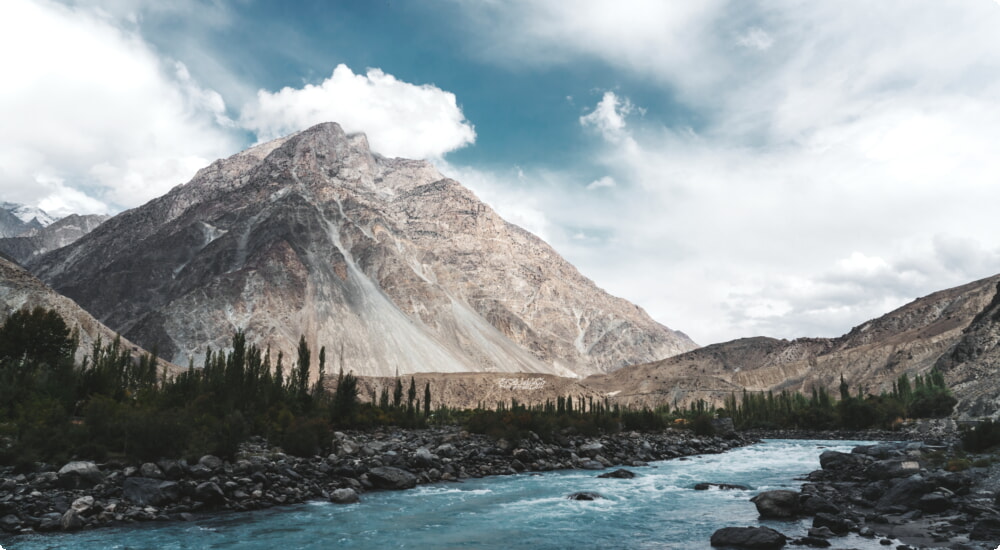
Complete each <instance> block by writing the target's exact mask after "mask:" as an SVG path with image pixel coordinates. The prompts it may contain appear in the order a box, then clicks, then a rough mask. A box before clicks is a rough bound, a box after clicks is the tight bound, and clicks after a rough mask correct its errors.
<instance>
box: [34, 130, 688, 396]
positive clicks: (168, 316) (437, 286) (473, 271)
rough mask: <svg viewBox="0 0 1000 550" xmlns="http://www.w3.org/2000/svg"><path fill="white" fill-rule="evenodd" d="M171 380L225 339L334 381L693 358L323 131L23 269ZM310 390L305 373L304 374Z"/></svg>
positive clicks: (443, 199)
mask: <svg viewBox="0 0 1000 550" xmlns="http://www.w3.org/2000/svg"><path fill="white" fill-rule="evenodd" d="M29 267H30V268H31V269H32V270H33V271H34V272H35V273H36V274H38V275H39V277H40V278H42V279H43V280H44V281H46V282H48V283H49V284H50V285H52V286H53V287H54V288H56V289H57V290H59V291H60V292H62V293H64V294H65V295H66V296H69V297H71V298H72V299H74V300H76V301H77V302H78V303H80V304H81V305H82V306H83V307H84V308H86V309H87V310H88V311H90V312H91V313H93V314H94V315H95V316H96V317H97V318H98V319H100V320H101V321H103V322H104V323H106V324H107V325H108V326H110V327H112V328H114V329H116V330H119V331H121V332H122V333H123V334H124V335H125V336H127V337H128V338H130V339H132V340H133V341H136V342H138V343H140V344H142V345H144V346H146V347H150V348H151V347H154V346H155V347H156V348H157V349H158V350H160V352H161V354H162V355H164V356H165V357H167V358H171V359H173V360H174V362H179V363H180V364H187V362H188V360H189V358H193V359H194V360H195V361H196V362H199V361H200V358H201V357H202V356H203V355H204V353H205V349H206V346H207V345H211V346H212V347H213V348H215V349H219V348H222V347H226V346H227V345H228V343H229V340H230V337H231V334H232V332H233V331H234V330H236V329H243V330H245V331H247V334H248V338H249V339H250V340H252V341H254V342H256V343H258V344H260V345H262V346H270V348H271V350H272V351H273V352H275V353H277V352H283V353H284V356H285V358H286V364H287V363H290V362H292V361H294V359H295V357H296V355H295V350H296V349H297V344H298V340H299V337H300V335H301V336H304V337H305V339H306V341H307V343H308V344H309V346H310V348H311V349H312V350H313V364H314V365H315V364H316V360H315V358H316V356H317V353H316V350H317V349H319V347H320V346H326V347H327V351H328V354H327V357H328V358H335V359H336V362H334V361H333V360H328V362H327V365H328V368H330V369H331V370H333V369H337V368H339V366H340V365H343V367H344V369H345V371H350V370H353V371H354V372H355V373H357V374H360V375H369V376H387V375H393V374H395V373H396V372H397V371H398V372H399V373H402V374H406V373H413V372H470V371H472V372H534V373H548V374H558V375H564V376H579V375H586V374H592V373H597V372H608V371H612V370H614V369H617V368H620V367H623V366H625V365H629V364H635V363H642V362H648V361H652V360H655V359H661V358H663V357H667V356H670V355H674V354H677V353H681V352H684V351H687V350H690V349H692V348H694V347H696V345H695V344H694V343H693V342H692V341H691V340H690V339H689V338H688V337H687V336H685V335H684V334H683V333H680V332H674V331H672V330H670V329H668V328H666V327H664V326H662V325H660V324H658V323H656V322H655V321H653V320H652V319H651V318H650V317H649V316H648V315H647V314H646V313H645V312H644V311H643V310H642V309H640V308H639V307H637V306H635V305H633V304H631V303H628V302H626V301H625V300H622V299H619V298H615V297H612V296H610V295H608V294H607V293H605V292H604V291H602V290H601V289H599V288H598V287H597V286H596V285H595V284H594V283H593V282H592V281H590V280H589V279H587V278H585V277H584V276H583V275H581V274H580V273H579V272H578V271H577V270H576V269H575V268H574V267H573V266H572V265H570V264H569V263H568V262H566V261H565V260H564V259H563V258H561V257H560V256H559V255H558V254H557V253H556V252H555V251H554V250H553V249H552V248H551V247H549V246H548V245H547V244H545V243H544V242H543V241H541V240H540V239H538V238H537V237H535V236H534V235H532V234H530V233H528V232H527V231H524V230H523V229H521V228H519V227H517V226H514V225H512V224H510V223H507V222H506V221H504V220H503V219H502V218H501V217H500V216H499V215H497V214H496V212H494V211H493V210H492V209H490V208H489V207H488V206H487V205H485V204H483V203H482V202H480V201H479V200H478V199H477V198H476V197H475V195H474V194H473V193H472V192H471V191H469V190H468V189H466V188H465V187H463V186H462V185H461V184H459V183H458V182H456V181H454V180H451V179H448V178H445V177H443V176H441V174H440V173H438V172H437V170H436V169H434V168H433V167H432V166H431V165H430V164H428V163H426V162H422V161H413V160H405V159H389V158H384V157H381V156H379V155H377V154H373V153H372V152H371V151H370V150H369V147H368V143H367V139H366V138H365V136H364V135H361V134H355V135H350V136H349V135H346V134H345V133H344V132H343V130H342V129H341V128H340V126H338V125H337V124H334V123H326V124H321V125H318V126H315V127H313V128H310V129H308V130H305V131H303V132H299V133H297V134H294V135H292V136H288V137H285V138H281V139H278V140H275V141H272V142H269V143H265V144H262V145H258V146H256V147H253V148H251V149H248V150H246V151H244V152H242V153H239V154H237V155H234V156H232V157H230V158H228V159H224V160H219V161H216V162H215V163H213V164H212V165H210V166H208V167H206V168H204V169H202V170H201V171H199V172H198V174H197V175H195V177H194V178H193V179H192V180H191V181H190V182H189V183H187V184H185V185H181V186H178V187H176V188H174V189H173V190H171V191H170V192H169V193H168V194H167V195H165V196H163V197H160V198H158V199H155V200H153V201H150V202H149V203H147V204H145V205H143V206H141V207H138V208H135V209H133V210H129V211H126V212H123V213H121V214H119V215H117V216H115V217H113V218H111V219H110V220H108V221H106V222H105V223H103V224H101V225H100V226H99V227H97V228H96V229H95V230H94V231H92V232H91V233H89V234H87V235H86V236H84V237H82V238H80V239H79V240H77V241H76V242H74V243H72V244H70V245H69V246H66V247H63V248H60V249H58V250H54V251H51V252H49V253H47V254H45V255H42V256H40V257H38V258H36V259H35V260H32V261H31V262H30V263H29ZM314 372H315V369H314Z"/></svg>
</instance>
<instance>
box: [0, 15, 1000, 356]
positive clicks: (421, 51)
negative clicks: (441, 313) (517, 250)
mask: <svg viewBox="0 0 1000 550" xmlns="http://www.w3.org/2000/svg"><path fill="white" fill-rule="evenodd" d="M998 28H1000V5H998V3H997V2H995V1H993V0H955V1H951V2H940V1H938V0H885V1H880V2H877V3H872V2H866V1H860V0H857V1H855V0H845V1H839V2H836V3H826V2H800V1H793V0H778V1H772V2H766V3H764V2H749V1H747V2H743V1H740V2H736V1H725V0H705V1H700V2H681V1H678V2H663V1H651V0H617V1H614V2H606V1H598V0H578V1H575V2H565V1H556V0H533V1H528V0H506V1H501V0H483V1H471V0H436V1H429V2H403V1H379V2H375V1H372V2H368V1H360V0H359V1H325V2H321V1H315V2H267V1H260V0H179V1H176V2H170V3H164V2H153V1H147V0H94V1H87V2H84V1H76V0H66V1H63V2H57V1H54V0H7V1H5V2H3V3H2V5H0V51H3V52H4V53H3V54H2V56H0V70H2V71H3V74H5V75H9V76H8V77H7V78H5V81H6V85H5V86H4V89H3V90H0V120H3V121H4V124H3V125H0V194H2V197H0V198H3V199H4V200H11V201H18V202H22V203H26V204H31V205H37V206H40V207H42V208H43V209H46V210H48V211H52V212H53V213H56V214H65V213H69V212H112V213H113V212H117V211H119V210H121V209H124V208H129V207H133V206H136V205H139V204H142V203H144V202H146V201H147V200H149V199H151V198H154V197H156V196H159V195H161V194H163V193H165V192H166V191H168V190H169V189H170V188H172V187H173V186H175V185H178V184H181V183H183V182H185V181H187V180H188V179H190V177H191V176H192V175H193V173H194V172H195V171H196V170H197V169H198V168H200V167H202V166H204V165H206V164H208V163H209V162H211V161H212V160H214V159H216V158H219V157H224V156H228V155H230V154H232V153H234V152H236V151H239V150H240V149H243V148H245V147H246V146H248V145H250V144H252V143H254V142H256V141H258V140H266V139H269V138H271V137H274V136H277V135H282V134H284V133H287V132H291V131H295V130H298V129H302V128H304V127H306V126H308V125H311V124H313V123H316V122H321V121H324V120H334V121H336V122H340V123H341V124H342V125H344V126H345V128H346V129H347V130H349V131H364V132H366V133H367V134H368V136H369V140H370V142H371V143H372V145H373V147H374V148H375V149H376V150H378V151H379V152H381V153H383V154H386V155H388V156H408V157H421V158H426V159H428V160H430V161H431V162H433V163H435V164H436V165H437V166H438V168H439V169H440V170H441V171H442V173H444V174H445V175H448V176H450V177H453V178H455V179H457V180H459V181H461V182H462V183H464V184H465V185H467V186H468V187H470V188H471V189H472V190H473V191H475V192H476V193H477V194H478V195H479V196H480V198H482V199H483V200H485V201H486V202H487V203H489V204H490V205H491V206H493V207H494V208H495V209H496V210H497V211H499V212H500V213H501V214H502V215H503V216H504V217H506V218H507V219H508V220H510V221H512V222H514V223H517V224H519V225H521V226H523V227H525V228H527V229H529V230H531V231H533V232H535V233H536V234H538V235H540V236H541V237H542V238H544V239H545V240H547V241H548V242H549V243H550V244H552V245H553V246H554V247H555V248H556V249H557V250H558V251H559V252H560V253H561V254H563V255H564V256H565V257H566V258H567V259H569V260H570V261H571V262H573V263H574V264H575V265H577V266H578V267H579V268H580V270H581V271H582V272H583V273H584V274H585V275H587V276H589V277H591V278H592V279H594V280H595V281H596V282H597V283H598V284H599V285H600V286H602V287H604V288H605V289H607V290H609V291H610V292H612V293H613V294H616V295H619V296H624V297H626V298H628V299H630V300H631V301H633V302H635V303H637V304H639V305H640V306H642V307H644V308H645V309H646V310H647V311H649V313H650V314H651V315H653V317H654V318H656V319H657V320H659V321H660V322H662V323H664V324H666V325H668V326H670V327H672V328H676V329H680V330H683V331H685V332H687V333H689V334H690V335H691V336H692V337H693V338H694V339H695V340H696V341H698V342H699V343H702V344H708V343H712V342H718V341H723V340H727V339H732V338H736V337H740V336H753V335H770V336H775V337H784V338H794V337H798V336H836V335H839V334H842V333H844V332H846V331H847V330H849V329H850V328H851V327H852V326H854V325H857V324H860V323H862V322H864V321H865V320H867V319H869V318H872V317H875V316H878V315H881V314H883V313H885V312H888V311H889V310H891V309H893V308H895V307H897V306H899V305H902V304H903V303H905V302H907V301H909V300H911V299H913V298H916V297H918V296H921V295H925V294H927V293H929V292H932V291H934V290H939V289H943V288H946V287H950V286H954V285H957V284H962V283H965V282H969V281H971V280H974V279H977V278H981V277H985V276H989V275H992V274H995V273H997V272H1000V216H996V215H995V208H994V207H993V205H996V204H1000V185H998V183H1000V182H998V176H1000V156H998V155H996V154H995V151H996V145H995V144H996V143H1000V101H998V100H1000V33H998V32H997V31H996V30H997V29H998Z"/></svg>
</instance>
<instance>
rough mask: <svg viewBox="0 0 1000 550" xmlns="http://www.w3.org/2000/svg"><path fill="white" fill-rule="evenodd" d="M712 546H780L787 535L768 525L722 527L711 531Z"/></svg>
mask: <svg viewBox="0 0 1000 550" xmlns="http://www.w3.org/2000/svg"><path fill="white" fill-rule="evenodd" d="M711 541H712V546H729V547H735V548H755V549H762V550H766V549H770V548H781V547H782V546H784V545H785V543H786V542H787V541H788V537H786V536H785V535H783V534H781V533H779V532H778V531H775V530H774V529H771V528H770V527H723V528H722V529H719V530H718V531H716V532H714V533H712V539H711Z"/></svg>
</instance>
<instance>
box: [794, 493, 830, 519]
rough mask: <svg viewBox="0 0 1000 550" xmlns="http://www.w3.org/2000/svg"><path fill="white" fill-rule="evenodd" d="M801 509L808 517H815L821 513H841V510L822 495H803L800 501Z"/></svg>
mask: <svg viewBox="0 0 1000 550" xmlns="http://www.w3.org/2000/svg"><path fill="white" fill-rule="evenodd" d="M799 507H800V508H801V510H802V513H803V514H805V515H807V516H815V515H816V514H818V513H820V512H826V513H829V514H839V513H840V508H838V507H837V506H836V505H835V504H833V503H832V502H830V501H829V500H827V499H826V498H825V497H822V496H820V495H803V497H802V498H801V499H800V500H799Z"/></svg>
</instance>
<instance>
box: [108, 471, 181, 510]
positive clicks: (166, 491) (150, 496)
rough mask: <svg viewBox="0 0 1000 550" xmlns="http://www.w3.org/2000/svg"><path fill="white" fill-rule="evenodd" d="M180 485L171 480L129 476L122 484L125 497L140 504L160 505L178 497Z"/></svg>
mask: <svg viewBox="0 0 1000 550" xmlns="http://www.w3.org/2000/svg"><path fill="white" fill-rule="evenodd" d="M180 493H181V491H180V486H179V485H178V484H177V483H176V482H173V481H163V480H160V479H153V478H148V477H130V478H127V479H126V480H125V483H123V484H122V494H123V495H124V496H125V498H126V499H127V500H129V501H131V502H134V503H135V504H138V505H140V506H162V505H164V504H169V503H171V502H174V501H176V500H177V499H179V498H180Z"/></svg>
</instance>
